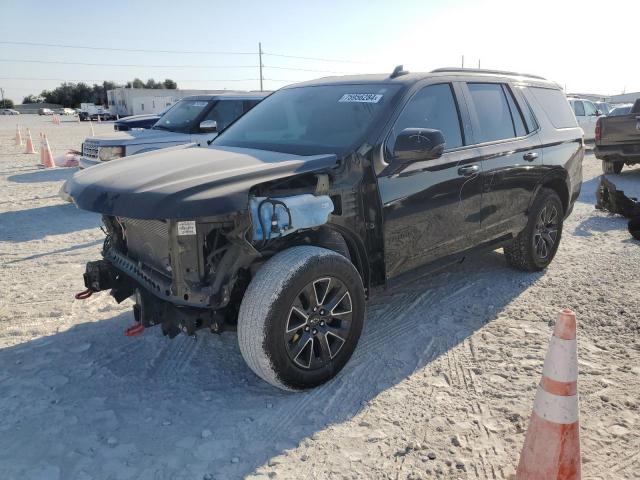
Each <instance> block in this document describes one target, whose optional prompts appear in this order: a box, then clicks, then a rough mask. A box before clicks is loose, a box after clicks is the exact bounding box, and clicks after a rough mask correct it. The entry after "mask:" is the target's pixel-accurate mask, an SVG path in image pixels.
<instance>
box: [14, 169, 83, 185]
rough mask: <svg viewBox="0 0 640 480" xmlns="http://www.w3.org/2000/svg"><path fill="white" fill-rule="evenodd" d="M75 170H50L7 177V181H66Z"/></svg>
mask: <svg viewBox="0 0 640 480" xmlns="http://www.w3.org/2000/svg"><path fill="white" fill-rule="evenodd" d="M77 170H78V169H77V168H62V167H58V168H50V169H46V170H44V169H43V170H36V171H35V172H28V173H19V174H16V175H11V176H9V177H7V180H8V181H9V182H15V183H41V182H59V181H62V180H68V179H69V178H71V176H72V175H73V174H74V173H75V172H76V171H77Z"/></svg>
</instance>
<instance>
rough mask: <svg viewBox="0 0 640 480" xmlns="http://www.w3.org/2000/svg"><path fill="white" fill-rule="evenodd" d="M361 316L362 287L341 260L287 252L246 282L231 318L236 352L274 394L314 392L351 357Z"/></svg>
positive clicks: (320, 252)
mask: <svg viewBox="0 0 640 480" xmlns="http://www.w3.org/2000/svg"><path fill="white" fill-rule="evenodd" d="M364 312H365V298H364V287H363V285H362V280H361V278H360V275H359V273H358V271H357V270H356V269H355V267H354V266H353V264H352V263H351V262H350V261H349V260H348V259H347V258H345V257H344V256H343V255H340V254H339V253H336V252H333V251H330V250H327V249H324V248H319V247H312V246H303V247H293V248H290V249H287V250H284V251H283V252H280V253H278V254H276V255H274V256H273V257H272V258H271V259H269V260H268V261H267V262H266V263H265V264H264V265H263V266H262V267H261V268H260V270H258V272H257V274H256V275H255V277H254V278H253V279H252V280H251V283H250V284H249V287H248V288H247V291H246V293H245V295H244V298H243V300H242V303H241V305H240V312H239V315H238V342H239V344H240V351H241V353H242V356H243V357H244V359H245V361H246V362H247V365H248V366H249V368H251V370H253V372H254V373H255V374H256V375H258V376H259V377H261V378H262V379H263V380H265V381H267V382H269V383H271V384H272V385H275V386H276V387H279V388H283V389H286V390H299V389H304V388H310V387H315V386H317V385H320V384H322V383H324V382H326V381H327V380H329V379H330V378H332V377H333V376H335V375H336V374H337V373H338V372H339V371H340V370H341V369H342V367H344V365H345V364H346V363H347V361H348V360H349V358H350V357H351V354H352V353H353V351H354V349H355V347H356V345H357V343H358V339H359V338H360V333H361V331H362V325H363V322H364Z"/></svg>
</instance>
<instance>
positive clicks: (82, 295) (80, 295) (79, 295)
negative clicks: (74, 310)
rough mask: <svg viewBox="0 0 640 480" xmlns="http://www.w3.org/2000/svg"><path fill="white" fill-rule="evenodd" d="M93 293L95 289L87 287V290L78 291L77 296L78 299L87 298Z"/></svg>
mask: <svg viewBox="0 0 640 480" xmlns="http://www.w3.org/2000/svg"><path fill="white" fill-rule="evenodd" d="M91 295H93V290H91V289H90V288H87V289H86V290H83V291H82V292H78V293H76V294H75V297H76V300H86V299H87V298H89V297H90V296H91Z"/></svg>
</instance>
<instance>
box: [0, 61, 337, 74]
mask: <svg viewBox="0 0 640 480" xmlns="http://www.w3.org/2000/svg"><path fill="white" fill-rule="evenodd" d="M0 62H13V63H46V64H53V65H83V66H93V67H134V68H203V69H206V68H215V69H220V68H226V69H233V68H256V65H146V64H145V65H138V64H133V63H89V62H63V61H60V60H23V59H12V58H0ZM263 68H273V69H276V70H291V71H299V72H314V73H338V74H340V73H348V72H337V71H333V70H319V69H310V68H296V67H276V66H269V65H263Z"/></svg>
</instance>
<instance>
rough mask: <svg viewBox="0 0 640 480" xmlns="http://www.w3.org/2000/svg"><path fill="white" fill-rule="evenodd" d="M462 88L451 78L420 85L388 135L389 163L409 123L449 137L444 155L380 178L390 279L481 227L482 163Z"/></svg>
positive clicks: (468, 242) (468, 239) (466, 241)
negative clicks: (470, 135) (469, 134)
mask: <svg viewBox="0 0 640 480" xmlns="http://www.w3.org/2000/svg"><path fill="white" fill-rule="evenodd" d="M458 92H459V90H458V88H457V87H454V84H451V83H439V84H434V85H428V86H425V87H423V88H422V89H420V90H418V91H417V92H416V93H415V94H414V95H413V96H412V98H411V99H410V100H409V101H408V103H407V104H406V105H405V106H404V109H403V110H402V112H401V113H400V115H399V116H398V118H397V119H396V120H395V123H394V124H393V127H392V129H391V131H390V133H389V135H388V137H387V139H386V142H385V158H387V160H388V161H389V162H391V159H390V152H393V147H394V144H395V139H396V137H397V135H398V134H399V133H400V132H401V131H402V130H404V129H405V128H432V129H436V130H440V131H441V132H442V133H443V135H444V137H445V142H446V143H445V151H444V153H443V155H442V156H441V157H440V158H437V159H434V160H425V161H422V162H416V163H413V164H410V165H409V166H408V167H407V168H405V169H404V170H402V171H401V172H400V173H397V174H389V173H385V172H384V171H383V172H382V173H381V175H380V176H379V177H378V185H379V190H380V196H381V199H382V203H383V209H384V243H385V263H386V265H387V278H392V277H395V276H397V275H399V274H401V273H404V272H407V271H410V270H413V269H415V268H417V267H420V266H422V265H424V264H427V263H430V262H432V261H434V260H437V259H439V258H442V257H445V256H447V255H450V254H453V253H456V252H459V251H462V250H464V249H466V248H468V247H470V246H473V245H474V243H475V238H476V235H477V233H478V230H479V228H480V217H479V214H480V205H481V194H482V192H481V183H480V173H481V165H480V161H479V159H478V158H476V155H477V152H476V151H475V150H474V149H469V148H466V146H465V145H466V143H467V140H465V138H466V135H465V132H466V131H468V115H467V112H466V107H464V105H463V104H462V103H461V102H464V99H463V98H462V97H460V96H459V95H458V94H457V93H458ZM463 119H466V120H463ZM465 124H466V126H464V127H463V125H465Z"/></svg>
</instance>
